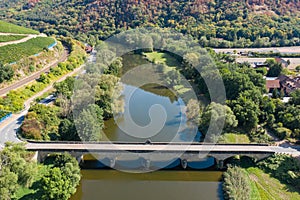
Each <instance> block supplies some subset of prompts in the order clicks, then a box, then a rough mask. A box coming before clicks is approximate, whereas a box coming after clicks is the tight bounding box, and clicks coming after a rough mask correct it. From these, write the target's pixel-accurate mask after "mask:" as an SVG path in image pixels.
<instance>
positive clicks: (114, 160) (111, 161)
mask: <svg viewBox="0 0 300 200" xmlns="http://www.w3.org/2000/svg"><path fill="white" fill-rule="evenodd" d="M115 166H116V159H114V158H111V159H109V167H110V168H114V167H115Z"/></svg>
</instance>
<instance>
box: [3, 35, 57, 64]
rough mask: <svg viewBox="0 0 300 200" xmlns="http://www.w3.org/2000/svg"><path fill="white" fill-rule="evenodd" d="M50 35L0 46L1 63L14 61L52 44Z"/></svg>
mask: <svg viewBox="0 0 300 200" xmlns="http://www.w3.org/2000/svg"><path fill="white" fill-rule="evenodd" d="M54 42H55V40H54V39H53V38H50V37H37V38H33V39H30V40H28V41H26V42H23V43H19V44H10V45H6V46H2V47H0V60H1V62H2V63H3V64H7V63H12V62H16V61H18V60H20V59H22V58H25V57H28V56H31V55H34V54H37V53H40V52H42V51H43V50H44V49H46V48H47V47H48V46H49V45H51V44H53V43H54Z"/></svg>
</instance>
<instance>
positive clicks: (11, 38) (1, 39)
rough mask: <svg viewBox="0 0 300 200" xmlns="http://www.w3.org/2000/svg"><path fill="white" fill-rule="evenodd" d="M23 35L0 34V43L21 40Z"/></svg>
mask: <svg viewBox="0 0 300 200" xmlns="http://www.w3.org/2000/svg"><path fill="white" fill-rule="evenodd" d="M25 37H26V36H22V35H0V43H1V42H10V41H16V40H21V39H23V38H25Z"/></svg>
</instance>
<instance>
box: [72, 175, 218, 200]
mask: <svg viewBox="0 0 300 200" xmlns="http://www.w3.org/2000/svg"><path fill="white" fill-rule="evenodd" d="M82 175H83V177H82V181H81V184H80V187H79V188H78V190H77V192H76V194H75V195H74V196H73V197H72V198H71V200H98V199H106V200H120V199H122V200H139V199H143V200H169V199H172V200H183V199H186V200H202V199H203V200H217V199H222V197H221V194H222V192H221V183H220V179H221V176H222V173H221V172H209V171H207V172H196V171H157V172H153V173H147V174H127V173H122V172H119V171H116V170H82Z"/></svg>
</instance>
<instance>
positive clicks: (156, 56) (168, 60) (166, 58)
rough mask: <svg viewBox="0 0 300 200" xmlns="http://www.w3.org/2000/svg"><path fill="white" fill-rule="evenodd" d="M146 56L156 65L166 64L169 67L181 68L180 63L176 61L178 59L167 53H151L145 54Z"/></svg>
mask: <svg viewBox="0 0 300 200" xmlns="http://www.w3.org/2000/svg"><path fill="white" fill-rule="evenodd" d="M144 55H145V56H146V57H147V59H148V60H149V61H150V62H153V63H155V64H166V65H168V66H169V67H177V66H180V63H179V62H178V61H177V60H176V58H174V57H172V56H171V55H170V54H167V53H162V52H157V51H154V52H151V53H144Z"/></svg>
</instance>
